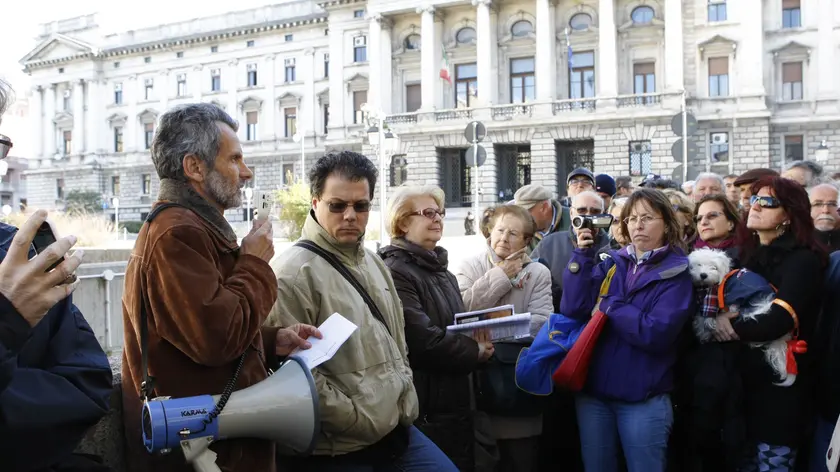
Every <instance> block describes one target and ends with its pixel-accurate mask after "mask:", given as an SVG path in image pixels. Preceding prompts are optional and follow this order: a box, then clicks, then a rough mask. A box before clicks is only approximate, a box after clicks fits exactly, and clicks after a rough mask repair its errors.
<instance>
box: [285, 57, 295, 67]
mask: <svg viewBox="0 0 840 472" xmlns="http://www.w3.org/2000/svg"><path fill="white" fill-rule="evenodd" d="M284 62H285V64H286V67H294V66H295V58H290V59H286V60H285V61H284Z"/></svg>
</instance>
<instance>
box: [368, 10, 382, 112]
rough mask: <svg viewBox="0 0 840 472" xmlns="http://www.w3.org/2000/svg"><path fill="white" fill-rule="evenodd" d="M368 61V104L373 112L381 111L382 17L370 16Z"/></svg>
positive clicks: (377, 15)
mask: <svg viewBox="0 0 840 472" xmlns="http://www.w3.org/2000/svg"><path fill="white" fill-rule="evenodd" d="M369 23H370V26H369V29H368V44H367V54H368V56H367V59H368V68H369V77H368V94H367V103H368V106H369V107H370V108H371V109H372V110H379V107H380V104H381V103H382V100H381V99H380V96H381V94H382V61H383V59H384V58H383V57H382V15H380V14H375V15H371V16H370V22H369Z"/></svg>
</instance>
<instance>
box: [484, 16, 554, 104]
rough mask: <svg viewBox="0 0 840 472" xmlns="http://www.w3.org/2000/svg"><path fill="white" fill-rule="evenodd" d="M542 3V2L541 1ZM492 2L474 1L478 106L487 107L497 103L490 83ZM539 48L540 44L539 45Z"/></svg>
mask: <svg viewBox="0 0 840 472" xmlns="http://www.w3.org/2000/svg"><path fill="white" fill-rule="evenodd" d="M540 1H542V0H540ZM491 3H492V0H472V4H473V5H474V6H475V7H476V9H475V20H476V21H475V22H476V30H475V32H476V42H475V56H476V58H475V59H476V69H478V104H479V105H481V106H487V105H490V104H492V103H493V102H494V101H495V97H494V96H492V95H491V87H490V81H491V80H492V78H493V56H492V54H491V53H490V49H491V46H492V29H491V26H490V4H491ZM537 47H538V48H539V43H537Z"/></svg>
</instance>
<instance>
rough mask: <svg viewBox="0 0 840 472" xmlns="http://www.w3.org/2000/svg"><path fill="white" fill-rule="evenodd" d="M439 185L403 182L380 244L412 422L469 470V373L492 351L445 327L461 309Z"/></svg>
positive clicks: (471, 463) (471, 462)
mask: <svg viewBox="0 0 840 472" xmlns="http://www.w3.org/2000/svg"><path fill="white" fill-rule="evenodd" d="M443 202H444V194H443V191H442V190H441V189H440V188H438V187H434V186H406V187H400V188H399V189H397V191H396V193H395V194H394V195H393V196H392V197H391V205H390V208H389V212H388V233H389V234H390V235H391V237H392V238H393V239H392V240H391V245H390V246H386V247H384V248H382V249H381V250H380V255H381V256H382V259H384V261H385V265H386V266H388V268H389V269H390V270H391V275H392V276H393V278H394V285H395V286H396V288H397V293H398V295H399V297H400V300H402V304H403V313H404V316H405V338H406V343H407V344H408V352H409V356H408V360H409V363H410V364H411V368H412V370H413V371H414V384H415V386H416V389H417V397H418V399H419V403H420V416H419V417H418V419H417V422H416V426H417V427H418V428H419V429H420V430H421V431H422V432H423V433H424V434H426V436H428V437H429V439H431V440H432V441H433V442H434V443H435V444H437V445H438V447H440V448H441V450H442V451H443V452H444V453H446V455H447V456H449V458H450V459H452V462H454V463H455V465H456V466H457V467H458V468H459V469H460V470H462V471H471V470H473V469H474V467H475V465H474V461H475V459H474V453H473V445H474V434H473V426H472V425H473V421H472V415H471V403H470V401H471V393H470V384H469V374H470V372H472V371H473V370H475V369H476V367H478V366H479V365H480V364H482V363H483V362H486V361H487V359H489V358H490V356H491V355H493V344H492V343H489V342H486V341H482V340H481V338H480V337H479V339H480V341H479V342H477V341H474V340H473V339H472V338H470V337H468V336H465V335H462V334H456V333H452V332H447V331H446V327H447V326H449V325H452V324H454V320H455V314H456V313H460V312H463V311H465V310H464V304H463V301H462V300H461V293H460V291H459V290H458V281H457V280H456V279H455V276H454V275H452V273H451V272H449V271H448V270H447V264H448V254H447V252H446V249H444V248H442V247H440V246H438V245H437V244H438V242H439V241H440V239H441V237H442V235H443V217H444V215H445V210H444V208H443Z"/></svg>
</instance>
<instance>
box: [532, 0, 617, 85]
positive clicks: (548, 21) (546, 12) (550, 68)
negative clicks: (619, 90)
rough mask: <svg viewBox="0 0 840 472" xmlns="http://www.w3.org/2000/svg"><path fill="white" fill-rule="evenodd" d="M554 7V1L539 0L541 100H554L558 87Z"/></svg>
mask: <svg viewBox="0 0 840 472" xmlns="http://www.w3.org/2000/svg"><path fill="white" fill-rule="evenodd" d="M601 3H603V2H601ZM554 8H555V7H554V3H553V2H552V1H550V0H537V9H536V10H537V14H536V15H535V16H536V17H537V31H536V35H537V54H536V83H537V84H536V85H537V93H536V96H537V100H539V101H550V100H553V99H554V96H555V92H556V89H557V85H556V84H557V59H556V54H555V52H556V51H557V40H556V39H555V34H556V32H555V29H556V24H557V23H556V20H555V18H554V16H555V15H554V12H555V10H554ZM602 27H603V26H602ZM614 34H615V32H614V31H613V35H614ZM613 74H615V71H613Z"/></svg>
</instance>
